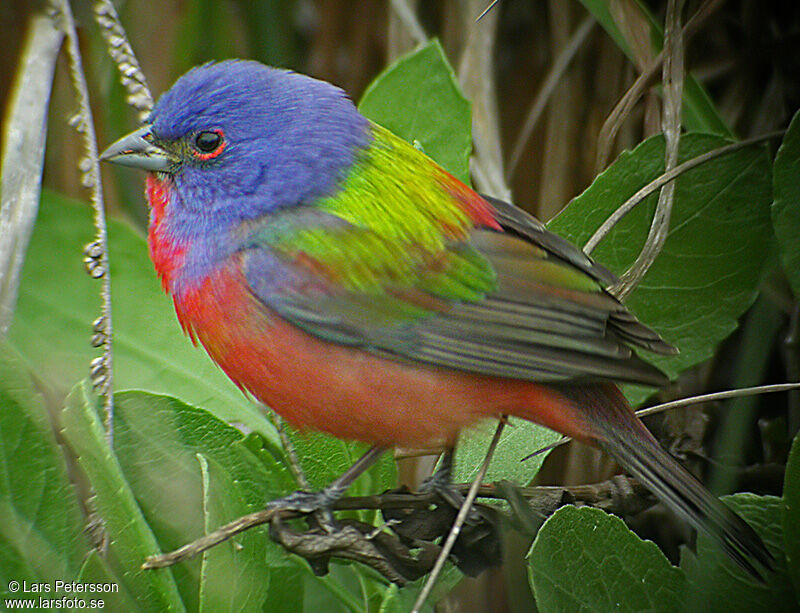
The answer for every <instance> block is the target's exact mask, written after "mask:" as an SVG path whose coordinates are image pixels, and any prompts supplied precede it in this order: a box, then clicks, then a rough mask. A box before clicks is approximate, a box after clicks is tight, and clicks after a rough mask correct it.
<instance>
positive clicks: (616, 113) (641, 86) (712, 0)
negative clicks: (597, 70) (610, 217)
mask: <svg viewBox="0 0 800 613" xmlns="http://www.w3.org/2000/svg"><path fill="white" fill-rule="evenodd" d="M724 1H725V0H706V2H705V3H704V4H703V5H702V6H701V7H700V8H699V9H698V10H697V12H696V13H695V14H694V15H692V17H691V18H690V19H689V21H687V22H686V25H685V26H684V28H683V38H684V40H685V41H686V43H688V42H689V40H690V39H691V38H692V36H694V35H695V34H696V33H697V32H698V31H699V30H700V27H701V26H702V25H703V24H705V22H706V20H707V19H708V18H709V17H710V16H711V15H712V14H713V13H714V12H715V11H716V10H717V9H718V8H719V7H720V6H721V5H722V3H723V2H724ZM663 61H664V50H663V49H662V50H661V51H660V52H659V54H658V55H657V56H656V57H655V58H653V60H652V61H651V62H650V64H649V65H648V66H647V68H645V69H644V70H643V71H642V72H641V73H640V74H639V76H638V77H637V78H636V81H634V83H633V85H631V87H630V89H628V91H627V92H625V95H624V96H622V98H620V100H619V102H617V105H616V106H615V107H614V109H613V110H612V111H611V112H610V113H609V114H608V117H607V118H606V120H605V122H603V126H602V127H601V128H600V132H599V134H598V136H597V157H596V162H595V173H596V174H599V173H601V172H602V171H603V170H604V169H605V167H606V165H607V164H608V158H609V157H610V156H611V147H612V146H613V144H614V139H615V138H616V135H617V132H618V131H619V129H620V127H621V126H622V124H623V122H624V121H625V119H626V118H627V117H628V115H630V113H631V111H632V110H633V107H634V106H635V105H636V103H637V102H638V101H639V99H640V98H641V97H642V95H644V92H645V91H646V90H647V88H648V87H649V86H650V85H651V84H652V82H653V81H654V80H655V78H656V76H657V75H658V69H659V68H660V67H661V63H662V62H663Z"/></svg>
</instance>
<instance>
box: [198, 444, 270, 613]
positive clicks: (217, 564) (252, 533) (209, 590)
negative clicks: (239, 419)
mask: <svg viewBox="0 0 800 613" xmlns="http://www.w3.org/2000/svg"><path fill="white" fill-rule="evenodd" d="M197 460H198V462H199V464H200V469H201V472H202V478H203V515H204V519H205V532H206V534H208V533H210V532H213V531H214V530H216V529H217V528H218V527H219V526H221V525H222V524H224V523H227V522H229V521H230V520H231V519H232V518H236V517H241V516H242V515H246V514H247V513H249V512H250V511H251V509H250V507H249V506H248V505H247V503H246V502H245V500H244V495H243V494H242V492H241V491H240V487H239V485H238V484H237V483H236V481H235V480H234V479H233V478H232V477H231V475H230V474H229V473H228V471H227V470H225V469H224V468H222V467H221V466H220V465H219V464H217V463H216V462H214V461H213V460H208V459H206V458H205V456H203V455H202V454H199V453H198V454H197ZM266 542H267V537H266V535H265V534H264V531H263V530H248V531H246V532H242V533H241V534H239V535H238V536H237V537H236V538H235V539H233V540H232V541H227V542H224V543H221V544H219V545H217V546H216V547H213V548H212V549H210V550H208V551H206V552H204V553H203V566H202V570H201V575H200V613H224V612H226V611H227V612H230V613H246V612H247V611H253V612H259V611H261V610H262V605H263V603H264V600H265V599H266V597H267V589H268V586H269V584H270V581H269V567H268V566H267V559H266V555H265V554H266Z"/></svg>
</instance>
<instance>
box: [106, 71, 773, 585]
mask: <svg viewBox="0 0 800 613" xmlns="http://www.w3.org/2000/svg"><path fill="white" fill-rule="evenodd" d="M100 158H101V159H103V160H106V161H109V162H113V163H117V164H121V165H126V166H131V167H135V168H140V169H144V170H146V171H149V172H148V175H147V178H146V196H147V200H148V202H149V207H150V220H149V228H148V245H149V252H150V256H151V259H152V261H153V264H154V266H155V270H156V271H157V273H158V276H159V277H160V280H161V282H162V284H163V287H164V289H165V291H166V292H167V293H168V294H169V295H170V296H171V297H172V300H173V302H174V306H175V310H176V313H177V316H178V320H179V322H180V326H181V327H182V329H183V331H184V332H185V333H186V334H187V335H188V336H189V337H190V338H191V340H192V341H193V342H194V343H195V344H198V343H199V344H201V345H202V346H203V347H204V348H205V349H206V351H207V352H208V354H209V355H210V356H211V358H212V359H213V360H214V361H215V362H216V363H217V364H218V365H219V366H220V367H221V369H222V370H223V371H224V372H225V373H226V374H227V375H228V377H230V379H231V380H232V381H233V382H234V383H235V384H236V385H237V386H238V387H239V388H241V389H242V390H243V391H245V392H246V393H249V394H251V395H252V396H253V397H255V398H256V399H257V400H259V401H261V402H263V403H265V404H266V405H267V406H269V407H270V408H272V409H273V410H274V411H276V412H277V413H278V414H280V415H281V416H282V417H283V418H284V419H286V420H287V421H288V422H289V423H291V424H292V425H294V426H296V427H298V428H300V429H305V430H307V429H311V430H317V431H322V432H326V433H329V434H332V435H334V436H336V437H339V438H342V439H348V440H358V441H363V442H366V443H370V444H372V445H373V448H372V450H371V451H370V452H368V453H367V454H366V455H365V456H364V458H362V461H360V464H358V465H357V466H355V467H354V468H353V470H351V471H349V474H347V475H345V476H343V477H342V478H340V480H337V481H336V482H334V484H332V485H331V486H330V488H326V490H324V491H323V493H324V494H325V495H324V496H323V498H322V500H323V503H324V502H330V501H331V500H332V499H334V498H336V497H337V496H339V495H341V493H342V492H343V490H344V489H346V487H347V485H348V484H349V483H350V482H351V481H352V479H353V478H354V476H355V475H356V474H358V472H360V471H362V470H363V469H364V468H365V467H366V466H368V465H369V463H370V462H372V461H374V460H375V459H376V458H377V457H378V456H379V455H380V453H382V451H383V450H385V449H386V448H388V447H391V446H397V445H429V444H431V443H432V442H436V443H441V444H444V445H445V446H446V447H448V448H452V445H454V443H455V439H456V437H457V436H458V434H459V432H461V431H462V430H463V429H465V428H467V427H469V426H470V425H471V424H473V423H475V422H476V421H479V420H482V419H486V418H492V417H497V416H500V415H511V416H515V417H518V418H522V419H525V420H529V421H532V422H536V423H538V424H541V425H543V426H546V427H548V428H551V429H553V430H556V431H558V432H560V433H562V434H564V435H567V436H570V437H572V438H575V439H577V440H579V441H582V442H584V443H586V444H589V445H592V446H595V447H599V448H601V449H602V450H604V451H605V452H607V453H608V454H610V455H611V456H612V457H613V458H614V459H615V460H616V461H617V462H619V464H621V465H622V466H623V467H624V468H625V469H626V470H627V471H628V472H629V473H630V474H631V475H633V476H634V477H635V478H637V479H638V480H640V481H641V482H642V483H643V484H644V485H645V486H646V487H648V488H649V489H650V490H651V491H652V492H653V493H654V494H655V495H656V496H657V497H658V498H660V499H661V500H662V501H663V502H664V503H665V504H666V505H667V506H669V507H671V508H672V509H673V510H674V511H676V512H677V513H678V514H679V515H681V516H683V517H684V518H685V519H686V520H687V521H688V522H689V523H690V524H691V525H692V526H693V527H694V528H696V529H698V530H700V531H703V532H705V533H707V534H708V535H710V536H711V537H712V539H714V540H715V541H716V542H717V543H718V544H719V545H720V546H721V548H722V549H723V550H724V551H725V552H726V553H727V554H728V555H729V556H730V557H731V558H732V559H733V560H734V561H735V562H737V563H738V564H739V565H740V566H741V567H743V568H744V569H745V570H746V571H748V572H749V573H750V574H752V575H753V576H755V577H759V578H760V577H761V574H760V572H759V565H760V568H763V569H766V570H769V569H771V568H772V562H773V558H772V555H771V554H770V552H769V551H768V550H767V548H766V547H765V545H764V543H763V541H762V540H761V538H760V537H759V536H758V535H757V534H756V532H755V531H754V530H753V529H752V528H751V527H750V526H749V525H748V524H747V523H746V522H745V521H744V520H742V519H741V518H740V517H739V516H738V515H737V514H735V513H734V512H733V511H732V510H730V509H729V508H728V507H727V506H725V505H724V504H723V503H722V502H721V501H720V500H719V499H718V498H716V497H715V496H714V495H713V494H711V493H710V492H709V491H708V490H707V489H706V488H705V487H704V486H703V485H702V484H701V483H700V482H699V481H698V480H697V479H696V478H695V477H694V476H692V475H691V474H690V473H689V472H688V471H687V470H686V469H684V468H683V467H682V466H681V465H680V464H679V463H678V462H677V461H676V460H675V459H674V458H673V457H672V456H671V455H670V454H669V453H667V451H665V450H664V449H663V448H662V447H661V445H660V444H659V443H658V442H657V441H656V439H655V438H654V437H653V436H652V435H651V433H650V432H649V431H648V430H647V428H646V427H645V426H644V424H643V423H642V422H641V421H640V420H639V419H638V418H637V417H636V416H635V414H634V412H633V410H632V409H631V407H630V405H629V404H628V403H627V401H626V399H625V397H624V396H623V394H622V393H621V391H620V389H619V387H618V386H617V384H618V383H622V382H630V383H638V384H646V385H651V386H661V385H664V384H666V383H667V382H668V379H667V377H666V376H665V375H664V373H662V372H661V371H660V370H659V369H657V368H656V367H655V366H653V365H651V364H650V363H649V362H647V361H646V360H644V359H642V358H641V357H640V356H639V355H638V353H637V351H640V350H643V351H645V352H654V353H660V354H671V353H674V352H675V351H676V349H675V348H674V347H673V346H672V345H670V344H669V343H667V342H666V341H664V340H663V339H662V338H661V337H660V336H659V335H658V334H657V333H656V332H654V331H653V330H651V329H650V328H648V327H647V326H645V325H644V324H642V323H641V322H639V321H638V320H637V319H636V317H635V316H634V315H633V314H631V313H630V312H629V311H628V310H627V309H626V308H625V306H624V305H623V304H621V303H620V302H619V301H618V300H617V299H616V298H614V297H613V296H612V295H611V294H610V293H609V292H608V291H607V290H606V288H607V287H610V286H611V285H613V284H614V283H615V282H616V280H617V279H616V277H615V276H614V275H613V274H612V273H611V272H610V271H609V270H607V269H606V268H604V267H603V266H602V265H601V264H599V263H597V262H594V261H593V260H592V259H591V258H590V257H588V256H587V255H586V254H584V253H583V252H582V251H581V250H580V249H579V248H577V247H576V246H574V245H572V244H571V243H569V242H568V241H567V240H565V239H563V238H561V237H559V236H558V235H556V234H554V233H551V232H549V231H548V230H547V229H546V228H545V226H544V225H543V224H542V223H541V222H540V221H538V220H537V219H536V218H534V217H533V216H531V215H530V214H528V213H527V212H525V211H523V210H522V209H520V208H517V207H516V206H514V205H512V204H509V203H506V202H504V201H502V200H499V199H496V198H492V197H489V196H483V195H480V194H478V193H477V192H476V191H474V190H473V189H471V188H470V187H469V186H467V185H466V184H465V183H463V182H461V181H460V180H458V179H457V178H455V177H454V176H452V175H451V174H450V173H448V172H447V171H446V170H444V169H443V168H441V167H440V166H439V165H437V164H436V163H435V162H434V161H433V160H432V159H430V158H429V157H428V156H427V155H425V153H424V152H423V151H421V150H419V149H418V148H417V147H414V146H413V145H411V144H409V143H408V142H406V141H405V140H403V139H401V138H400V137H398V136H396V135H394V134H393V133H392V132H390V131H389V130H387V129H386V128H384V127H382V126H380V125H378V124H377V123H374V122H372V121H370V120H369V119H367V118H366V117H365V116H363V115H362V114H361V113H360V112H359V111H358V109H357V107H356V106H355V105H354V104H353V102H352V101H351V100H350V99H349V98H348V97H347V95H346V94H345V93H344V92H343V91H342V90H341V89H339V88H337V87H335V86H334V85H332V84H330V83H327V82H325V81H322V80H317V79H314V78H311V77H308V76H305V75H302V74H300V73H297V72H293V71H290V70H286V69H280V68H274V67H269V66H266V65H263V64H261V63H259V62H256V61H252V60H225V61H219V62H211V63H207V64H203V65H201V66H197V67H195V68H193V69H191V70H190V71H189V72H187V73H186V74H184V75H183V76H181V77H180V78H179V79H178V80H177V81H176V82H175V83H174V84H173V85H172V86H171V87H170V88H169V89H168V90H167V91H166V92H164V93H163V94H162V95H161V97H160V98H159V99H158V101H157V102H156V104H155V105H154V107H153V109H152V112H151V114H150V116H149V118H148V120H147V122H146V123H145V125H143V126H142V127H141V128H139V129H137V130H135V131H134V132H132V133H130V134H128V135H126V136H123V137H122V138H120V139H119V140H117V141H116V142H114V143H113V144H112V145H111V146H109V147H108V149H106V151H105V152H104V153H103V154H101V156H100ZM317 501H318V502H319V500H317ZM300 506H302V505H300ZM311 508H313V507H312V506H309V509H308V510H311Z"/></svg>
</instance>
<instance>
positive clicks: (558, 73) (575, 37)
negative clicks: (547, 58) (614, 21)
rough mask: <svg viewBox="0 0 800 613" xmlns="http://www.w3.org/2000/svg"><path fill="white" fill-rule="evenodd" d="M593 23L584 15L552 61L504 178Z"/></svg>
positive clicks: (592, 19)
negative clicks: (565, 44) (564, 45)
mask: <svg viewBox="0 0 800 613" xmlns="http://www.w3.org/2000/svg"><path fill="white" fill-rule="evenodd" d="M594 25H595V20H594V17H592V16H591V15H589V16H588V17H586V18H585V19H584V20H583V21H582V22H581V23H580V25H579V26H578V27H577V29H576V30H575V32H574V33H573V34H572V36H571V37H570V40H569V43H567V46H566V47H564V49H563V50H562V51H561V53H560V54H559V55H558V57H557V58H556V60H555V62H553V65H552V66H551V67H550V71H549V72H548V73H547V76H546V77H545V79H544V81H543V82H542V86H541V88H540V89H539V92H538V93H537V94H536V97H535V98H534V99H533V104H532V105H531V108H530V110H529V111H528V114H527V115H526V116H525V121H524V122H523V124H522V130H521V131H520V133H519V136H518V137H517V140H516V142H515V143H514V148H513V149H512V151H511V157H509V159H508V166H507V168H506V180H508V179H510V178H511V177H512V176H513V174H514V170H516V168H517V164H519V161H520V159H521V158H522V154H523V152H524V151H525V146H526V145H527V143H528V139H529V138H530V136H531V134H533V130H534V128H535V127H536V124H537V123H538V122H539V118H540V117H541V116H542V113H543V112H544V109H545V107H546V106H547V103H548V102H549V101H550V98H551V97H552V95H553V92H554V91H555V89H556V85H558V82H559V81H560V80H561V77H562V76H564V73H565V72H566V70H567V68H568V67H569V64H570V62H571V61H572V59H573V58H574V57H575V54H576V53H577V52H578V50H579V49H580V48H581V45H583V43H584V41H585V40H586V37H587V36H588V35H589V32H591V31H592V28H594Z"/></svg>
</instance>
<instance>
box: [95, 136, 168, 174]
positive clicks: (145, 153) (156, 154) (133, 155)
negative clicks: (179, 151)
mask: <svg viewBox="0 0 800 613" xmlns="http://www.w3.org/2000/svg"><path fill="white" fill-rule="evenodd" d="M150 130H151V126H149V125H147V126H143V127H141V128H139V129H138V130H136V131H134V132H131V133H130V134H128V135H126V136H123V137H122V138H120V139H119V140H118V141H116V142H115V143H114V144H113V145H111V146H110V147H109V148H108V149H106V150H105V151H103V153H101V154H100V160H101V161H103V162H111V163H113V164H120V165H122V166H131V167H133V168H141V169H143V170H150V171H161V172H169V171H170V170H171V169H173V168H174V167H175V165H176V163H177V160H176V159H175V158H174V157H173V156H172V155H171V154H170V153H168V152H167V151H165V150H164V149H162V148H161V147H158V146H156V145H154V144H153V142H152V135H151V132H150Z"/></svg>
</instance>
